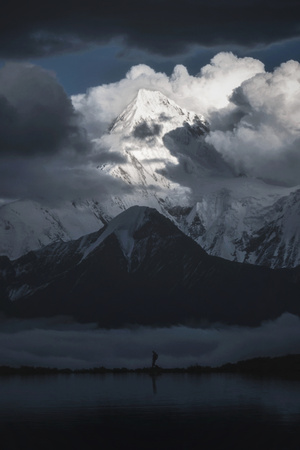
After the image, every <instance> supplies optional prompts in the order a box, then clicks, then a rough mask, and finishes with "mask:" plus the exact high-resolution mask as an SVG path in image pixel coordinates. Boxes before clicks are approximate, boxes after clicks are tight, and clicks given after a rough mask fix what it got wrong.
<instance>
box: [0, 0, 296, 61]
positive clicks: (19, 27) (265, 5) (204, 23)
mask: <svg viewBox="0 0 300 450" xmlns="http://www.w3.org/2000/svg"><path fill="white" fill-rule="evenodd" d="M4 17H5V19H4V20H3V21H2V23H1V27H0V42H1V45H0V56H2V57H5V58H7V57H13V58H25V57H26V58H27V57H39V56H48V55H52V54H59V53H62V52H66V51H75V50H82V49H83V48H85V47H86V46H89V45H94V44H98V45H99V44H100V45H102V44H105V43H108V42H110V41H112V40H116V39H117V40H118V41H119V42H120V43H121V44H122V45H123V46H124V47H125V48H138V49H142V50H144V51H146V52H148V53H152V54H153V53H154V54H159V55H165V56H169V55H176V54H179V53H183V52H185V51H187V50H188V49H189V47H190V46H192V45H200V46H204V47H213V46H222V45H223V46H224V45H226V44H227V45H231V46H234V45H239V46H243V47H248V48H249V47H255V46H257V45H260V46H266V45H268V44H270V43H272V42H280V41H283V40H287V39H292V38H295V37H299V23H298V5H297V2H295V1H293V0H285V1H284V2H283V1H282V0H273V1H272V2H269V1H268V0H260V1H258V0H252V1H244V2H243V3H241V2H239V1H237V0H230V1H227V2H226V4H225V3H224V2H222V1H220V0H211V1H210V2H209V3H208V2H207V1H204V0H197V1H195V0H186V1H185V3H184V5H183V4H182V2H181V1H179V0H173V1H171V0H148V1H146V2H140V1H137V0H130V1H127V2H126V3H118V7H117V8H116V5H115V4H114V3H113V2H94V1H90V0H87V1H85V2H83V3H80V4H79V3H78V4H77V3H74V2H69V1H65V2H63V4H62V2H58V1H57V0H53V1H52V2H51V3H46V4H44V5H43V8H37V7H36V4H35V3H33V2H32V1H30V0H29V1H28V2H27V3H26V4H24V5H18V8H16V7H15V3H14V2H11V3H8V4H7V5H6V10H5V16H4ZM166 18H167V20H166ZM254 30H255V32H254Z"/></svg>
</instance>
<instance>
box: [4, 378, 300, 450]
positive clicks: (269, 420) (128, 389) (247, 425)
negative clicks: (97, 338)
mask: <svg viewBox="0 0 300 450" xmlns="http://www.w3.org/2000/svg"><path fill="white" fill-rule="evenodd" d="M0 442H1V449H3V450H19V449H20V450H21V449H22V450H23V449H26V450H27V449H38V450H39V449H43V450H48V449H49V450H50V449H51V450H54V449H59V448H65V449H75V450H77V449H82V450H85V449H94V448H99V449H100V448H101V449H150V448H151V449H153V448H156V449H182V450H183V449H239V450H243V449H248V448H249V449H271V450H274V449H280V450H290V449H297V450H298V449H300V382H299V381H285V380H276V379H258V378H249V377H242V376H238V375H227V374H213V375H191V374H174V375H172V374H162V375H160V376H156V377H151V376H150V375H147V374H124V375H120V374H117V375H112V374H107V375H75V374H72V375H56V376H28V377H20V376H12V377H1V378H0Z"/></svg>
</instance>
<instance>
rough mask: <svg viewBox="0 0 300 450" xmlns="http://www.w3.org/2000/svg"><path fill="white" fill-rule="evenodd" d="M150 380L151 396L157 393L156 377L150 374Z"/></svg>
mask: <svg viewBox="0 0 300 450" xmlns="http://www.w3.org/2000/svg"><path fill="white" fill-rule="evenodd" d="M150 376H151V379H152V389H153V394H156V393H157V387H156V378H157V377H156V375H154V374H151V375H150Z"/></svg>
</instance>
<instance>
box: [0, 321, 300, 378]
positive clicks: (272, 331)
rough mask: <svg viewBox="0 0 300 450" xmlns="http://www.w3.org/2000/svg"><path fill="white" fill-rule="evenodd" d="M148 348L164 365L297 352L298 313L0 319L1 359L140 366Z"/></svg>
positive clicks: (148, 356) (146, 359)
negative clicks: (253, 321) (254, 321)
mask: <svg viewBox="0 0 300 450" xmlns="http://www.w3.org/2000/svg"><path fill="white" fill-rule="evenodd" d="M152 350H155V351H156V352H157V353H158V355H159V358H158V360H157V364H158V365H159V366H161V367H164V368H170V367H188V366H190V365H195V364H199V365H210V366H218V365H221V364H223V363H227V362H236V361H238V360H242V359H248V358H253V357H257V356H281V355H285V354H292V353H300V319H299V317H296V316H294V315H292V314H288V313H285V314H283V315H282V316H281V317H279V318H278V319H276V320H275V321H268V322H265V323H263V324H262V325H261V326H259V327H256V328H250V327H249V328H248V327H229V326H221V325H216V326H211V327H210V328H190V327H186V326H173V327H170V328H150V327H138V326H137V327H134V328H122V329H112V330H107V329H99V328H97V325H96V324H85V325H82V324H78V323H74V322H73V321H72V320H71V319H69V318H66V317H56V318H52V319H44V320H26V321H23V320H17V319H5V318H1V320H0V365H9V366H14V367H18V366H21V365H30V366H42V367H57V368H71V369H76V368H91V367H99V366H105V367H107V368H114V367H127V368H139V367H149V366H150V365H151V357H152Z"/></svg>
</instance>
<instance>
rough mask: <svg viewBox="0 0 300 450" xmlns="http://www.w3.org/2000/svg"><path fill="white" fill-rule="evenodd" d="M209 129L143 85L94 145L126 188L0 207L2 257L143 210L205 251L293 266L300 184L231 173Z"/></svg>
mask: <svg viewBox="0 0 300 450" xmlns="http://www.w3.org/2000/svg"><path fill="white" fill-rule="evenodd" d="M208 133H209V124H208V123H207V122H206V120H205V118H204V117H202V116H199V115H197V114H195V113H193V112H191V111H187V110H186V109H184V108H181V107H180V106H179V105H177V104H176V103H175V102H174V101H172V100H170V99H168V98H167V97H166V96H165V95H164V94H162V93H161V92H159V91H151V90H146V89H140V90H139V91H138V92H137V95H136V97H135V98H134V99H133V100H132V101H131V102H130V104H129V105H128V106H127V107H126V108H125V110H124V111H123V112H122V113H121V114H120V115H119V116H118V117H117V118H116V119H115V120H114V121H113V123H112V124H111V126H110V128H109V130H108V131H107V133H105V134H104V135H102V136H101V137H99V138H94V139H93V145H94V151H95V152H96V153H97V152H98V153H99V154H101V151H102V150H103V149H105V151H106V152H107V153H108V154H109V153H112V154H116V153H117V154H118V155H120V158H119V161H117V160H114V158H111V160H109V159H108V160H107V161H106V162H102V163H98V166H97V168H98V170H99V175H101V173H104V174H106V175H108V176H111V177H113V178H116V179H118V180H121V181H122V182H123V183H124V185H125V186H128V189H124V190H123V191H120V192H119V194H118V195H110V196H107V197H106V198H105V199H104V198H103V196H101V198H100V195H99V198H98V199H97V198H94V199H87V200H78V199H74V200H75V201H74V202H67V201H65V202H61V204H60V206H57V207H55V208H51V207H50V206H47V207H46V206H44V205H43V204H40V203H38V202H32V201H29V200H28V201H27V200H22V201H15V202H13V203H10V204H7V205H4V206H2V207H0V254H1V255H7V256H8V257H9V258H12V259H15V258H17V257H18V256H21V255H23V254H25V253H26V252H28V251H30V250H32V249H38V248H41V247H43V246H44V245H46V244H48V243H51V242H56V241H68V240H71V239H75V238H77V237H79V236H83V235H85V234H88V233H91V232H93V231H96V230H98V229H99V228H101V227H103V225H104V224H106V223H107V222H108V221H109V220H111V219H112V218H113V217H116V216H117V215H118V214H120V213H121V212H122V211H125V210H127V209H128V208H130V207H131V206H134V205H139V206H147V207H150V208H155V209H156V210H157V211H158V212H160V213H162V214H163V215H165V216H166V217H168V218H169V219H171V220H172V221H173V222H174V223H175V224H176V225H177V226H179V228H180V229H181V230H182V231H184V232H185V233H186V234H187V235H189V236H191V237H192V238H193V239H194V240H195V241H196V242H197V243H198V244H200V245H201V246H202V247H203V248H204V249H205V250H206V251H207V252H208V253H209V254H212V255H216V256H220V257H223V258H226V259H230V260H234V261H239V262H247V263H252V264H260V265H266V266H270V267H274V268H275V267H294V266H296V265H299V264H300V250H299V249H300V236H299V224H300V195H299V192H300V190H299V187H297V186H296V187H284V186H275V185H271V184H267V183H265V182H263V181H262V180H258V179H254V178H250V177H246V176H236V174H235V173H234V171H233V170H232V169H231V167H230V166H229V165H228V164H227V163H226V162H225V161H224V159H223V158H222V156H221V155H220V154H219V153H218V152H217V151H216V150H215V149H214V147H212V146H211V145H209V144H208V143H207V142H206V139H205V138H206V136H207V134H208Z"/></svg>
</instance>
